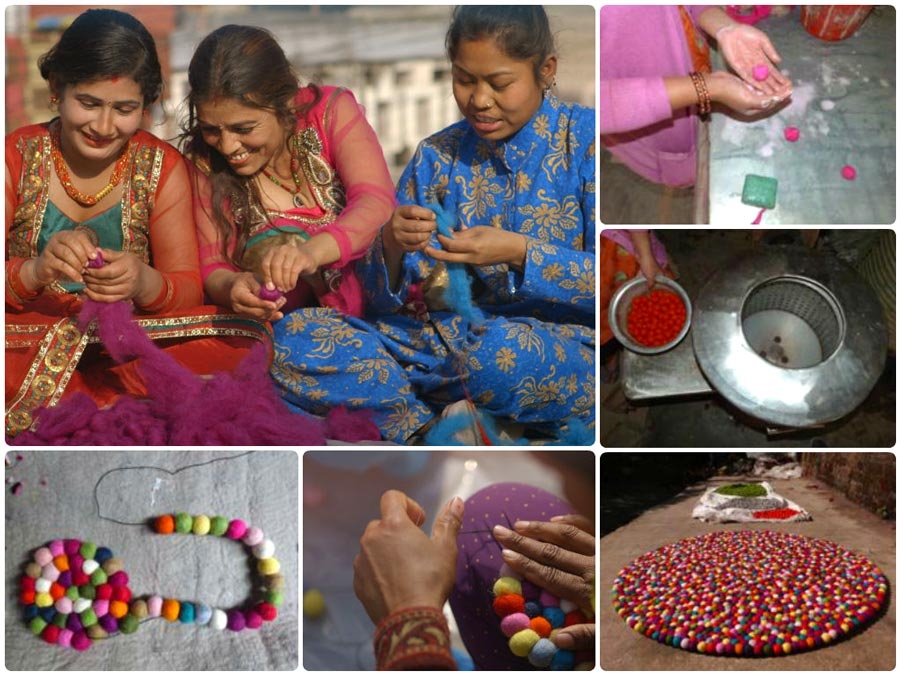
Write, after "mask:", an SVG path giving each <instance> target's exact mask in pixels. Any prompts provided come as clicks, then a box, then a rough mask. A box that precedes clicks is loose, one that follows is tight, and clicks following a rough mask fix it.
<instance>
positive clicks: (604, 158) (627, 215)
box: [600, 149, 694, 225]
mask: <svg viewBox="0 0 900 675" xmlns="http://www.w3.org/2000/svg"><path fill="white" fill-rule="evenodd" d="M600 222H601V223H603V224H604V225H656V224H660V223H662V224H672V225H686V224H691V223H693V222H694V189H693V188H670V189H668V190H667V189H666V188H665V187H664V186H662V185H657V184H656V183H651V182H650V181H648V180H646V179H645V178H642V177H641V176H639V175H638V174H636V173H635V172H634V171H632V170H631V169H629V168H628V167H627V166H625V165H624V164H622V163H620V162H618V161H617V160H615V159H613V156H612V155H611V154H610V153H609V152H608V151H606V150H603V149H601V151H600Z"/></svg>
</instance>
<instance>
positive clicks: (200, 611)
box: [194, 602, 212, 626]
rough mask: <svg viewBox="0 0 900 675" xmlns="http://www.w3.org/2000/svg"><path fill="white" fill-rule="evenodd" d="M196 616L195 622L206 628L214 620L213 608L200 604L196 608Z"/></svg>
mask: <svg viewBox="0 0 900 675" xmlns="http://www.w3.org/2000/svg"><path fill="white" fill-rule="evenodd" d="M194 610H195V616H194V620H195V621H196V622H197V623H198V624H200V625H201V626H205V625H206V624H208V623H209V620H210V619H211V618H212V607H210V606H209V605H206V604H204V603H202V602H198V603H197V604H196V605H195V606H194Z"/></svg>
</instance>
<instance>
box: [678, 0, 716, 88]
mask: <svg viewBox="0 0 900 675" xmlns="http://www.w3.org/2000/svg"><path fill="white" fill-rule="evenodd" d="M678 11H679V12H680V13H681V25H682V26H683V28H684V37H685V42H686V43H687V48H688V51H689V52H690V54H691V61H692V62H693V64H694V71H695V72H698V73H710V72H712V61H711V60H710V58H709V44H707V42H706V39H705V38H704V37H703V36H702V35H701V34H700V31H698V30H697V27H696V26H694V22H693V21H692V20H691V15H690V14H688V11H687V10H686V9H685V8H684V5H678Z"/></svg>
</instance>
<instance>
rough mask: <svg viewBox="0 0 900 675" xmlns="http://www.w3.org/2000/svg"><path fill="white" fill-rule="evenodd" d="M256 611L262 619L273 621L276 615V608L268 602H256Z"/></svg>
mask: <svg viewBox="0 0 900 675" xmlns="http://www.w3.org/2000/svg"><path fill="white" fill-rule="evenodd" d="M256 611H257V613H258V614H259V615H260V616H261V617H262V618H263V621H274V620H275V618H276V617H277V616H278V609H277V608H276V607H275V606H274V605H272V604H270V603H268V602H260V603H258V604H257V605H256Z"/></svg>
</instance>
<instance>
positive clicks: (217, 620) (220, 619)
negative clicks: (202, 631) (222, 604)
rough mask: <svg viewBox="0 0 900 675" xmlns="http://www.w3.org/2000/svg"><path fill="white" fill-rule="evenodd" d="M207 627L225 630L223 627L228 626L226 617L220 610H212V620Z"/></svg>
mask: <svg viewBox="0 0 900 675" xmlns="http://www.w3.org/2000/svg"><path fill="white" fill-rule="evenodd" d="M209 625H210V626H212V627H213V628H215V629H216V630H225V626H227V625H228V615H227V614H226V613H225V612H223V611H222V610H221V609H214V610H213V611H212V618H211V619H210V620H209Z"/></svg>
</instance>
